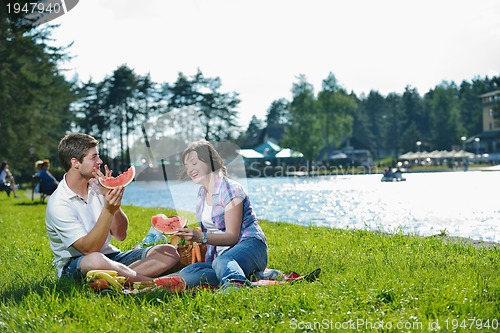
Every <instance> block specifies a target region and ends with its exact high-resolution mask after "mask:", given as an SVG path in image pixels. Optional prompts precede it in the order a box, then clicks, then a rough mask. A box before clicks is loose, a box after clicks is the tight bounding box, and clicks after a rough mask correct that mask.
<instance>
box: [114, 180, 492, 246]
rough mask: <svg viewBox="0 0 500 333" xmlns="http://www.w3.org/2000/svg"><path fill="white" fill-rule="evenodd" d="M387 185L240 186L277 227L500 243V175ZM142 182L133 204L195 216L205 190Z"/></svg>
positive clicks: (130, 192)
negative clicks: (446, 236)
mask: <svg viewBox="0 0 500 333" xmlns="http://www.w3.org/2000/svg"><path fill="white" fill-rule="evenodd" d="M405 177H406V179H407V181H405V182H393V183H385V182H381V181H380V175H342V176H322V177H277V178H250V179H240V181H241V182H242V184H243V185H244V186H245V187H246V188H247V190H248V193H249V195H250V199H251V201H252V204H253V207H254V209H255V211H256V213H257V216H258V217H259V218H261V219H266V220H269V221H282V222H289V223H295V224H301V225H311V224H312V225H317V226H327V227H332V228H343V229H367V230H381V231H384V232H391V233H393V232H403V233H405V234H417V235H424V236H427V235H433V234H438V233H441V232H443V231H446V232H447V233H448V234H449V235H450V236H461V237H470V238H472V239H478V240H485V241H495V242H500V203H499V199H498V197H499V196H498V194H495V193H496V191H498V189H500V186H499V185H500V173H499V172H479V171H478V172H472V171H469V172H439V173H414V174H405ZM169 189H170V192H171V193H174V195H173V199H172V198H170V196H169V192H168V190H167V186H166V185H165V183H163V182H136V183H134V184H131V185H130V186H128V187H127V190H126V191H125V196H124V200H123V201H124V203H125V204H133V205H137V206H143V207H169V208H170V207H175V208H176V209H179V210H187V211H194V206H195V199H196V193H197V185H194V184H192V183H191V182H185V183H170V186H169Z"/></svg>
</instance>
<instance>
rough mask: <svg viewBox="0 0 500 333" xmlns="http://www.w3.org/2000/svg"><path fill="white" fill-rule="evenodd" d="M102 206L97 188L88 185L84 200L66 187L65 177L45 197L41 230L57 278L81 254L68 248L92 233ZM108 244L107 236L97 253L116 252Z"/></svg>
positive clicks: (102, 201)
mask: <svg viewBox="0 0 500 333" xmlns="http://www.w3.org/2000/svg"><path fill="white" fill-rule="evenodd" d="M103 207H104V197H103V196H102V194H101V192H100V191H99V188H98V187H97V185H95V184H92V183H90V185H89V192H88V198H87V201H85V200H84V199H83V198H81V197H80V196H78V195H77V194H76V193H75V192H73V191H72V190H71V189H70V188H69V187H68V184H67V183H66V175H65V176H64V178H63V180H62V181H61V182H60V183H59V186H58V187H57V189H56V191H55V192H54V193H53V194H52V195H51V196H50V197H49V200H48V203H47V211H46V215H45V227H46V229H47V233H48V235H49V241H50V248H51V249H52V252H53V253H54V261H53V262H52V264H53V265H54V266H56V270H57V276H58V277H61V274H62V270H63V268H64V265H65V264H66V263H67V262H68V261H69V259H70V258H72V257H78V256H81V255H82V253H81V252H79V251H78V250H77V249H75V248H74V247H73V246H72V245H73V243H74V242H76V241H77V240H78V239H80V238H82V237H83V236H85V235H87V234H88V233H89V232H90V230H92V228H93V227H94V226H95V224H96V222H97V219H98V218H99V216H100V215H101V211H102V209H103ZM110 241H111V234H109V235H108V238H107V240H106V242H105V243H104V245H103V247H102V248H101V250H100V252H101V253H104V254H109V253H115V252H119V250H118V249H117V248H116V247H114V246H113V245H111V244H109V242H110Z"/></svg>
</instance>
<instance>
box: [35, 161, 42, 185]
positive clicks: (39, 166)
mask: <svg viewBox="0 0 500 333" xmlns="http://www.w3.org/2000/svg"><path fill="white" fill-rule="evenodd" d="M42 164H43V161H42V160H38V161H36V162H35V169H36V172H35V174H34V175H33V177H35V175H36V174H37V173H38V172H40V170H42ZM34 191H35V193H39V192H40V182H39V181H37V182H36V183H35V188H34Z"/></svg>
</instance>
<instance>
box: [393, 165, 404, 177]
mask: <svg viewBox="0 0 500 333" xmlns="http://www.w3.org/2000/svg"><path fill="white" fill-rule="evenodd" d="M394 178H396V179H401V178H403V171H401V169H400V168H399V167H398V168H397V169H396V171H395V172H394Z"/></svg>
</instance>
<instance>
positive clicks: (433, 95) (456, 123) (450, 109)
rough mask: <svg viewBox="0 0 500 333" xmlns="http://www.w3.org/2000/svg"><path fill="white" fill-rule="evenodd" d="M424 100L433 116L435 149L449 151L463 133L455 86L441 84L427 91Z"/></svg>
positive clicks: (445, 83)
mask: <svg viewBox="0 0 500 333" xmlns="http://www.w3.org/2000/svg"><path fill="white" fill-rule="evenodd" d="M424 98H426V99H427V103H428V107H429V108H430V110H431V111H430V112H431V113H432V116H433V128H432V138H433V142H434V144H435V149H439V150H448V149H451V147H452V146H453V145H455V144H457V143H458V142H460V137H461V136H462V135H463V133H464V127H463V125H462V122H461V119H460V110H459V103H458V96H457V89H456V86H455V85H454V84H449V83H447V82H443V83H442V84H441V85H439V86H437V87H436V88H435V89H434V90H431V91H429V92H428V93H427V94H426V95H425V96H424Z"/></svg>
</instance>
